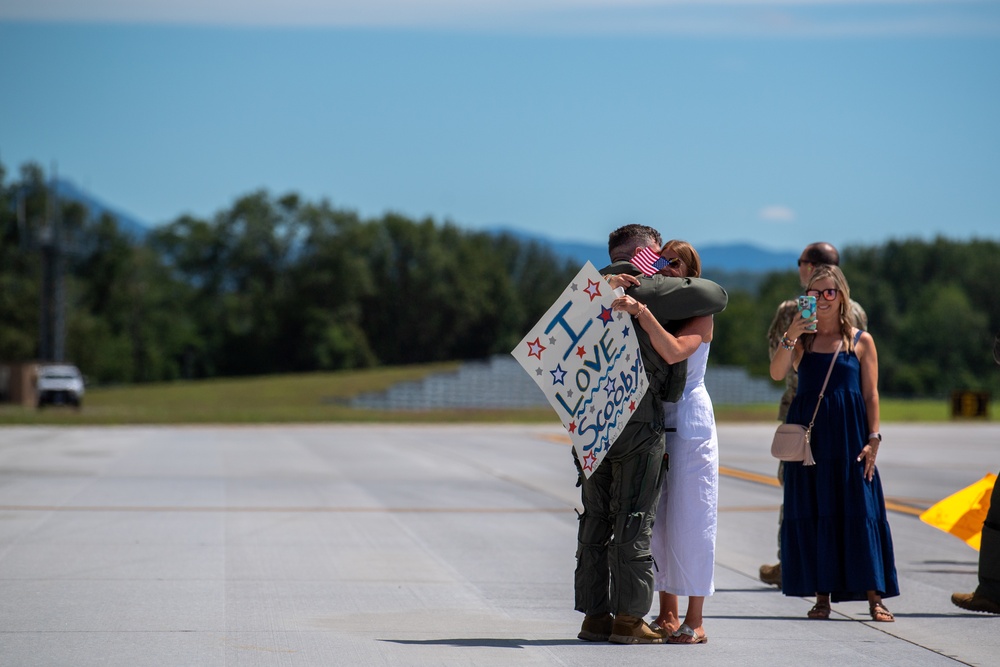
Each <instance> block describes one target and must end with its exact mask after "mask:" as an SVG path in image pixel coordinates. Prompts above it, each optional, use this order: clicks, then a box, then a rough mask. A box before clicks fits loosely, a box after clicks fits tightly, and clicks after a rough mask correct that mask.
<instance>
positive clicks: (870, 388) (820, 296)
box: [771, 266, 899, 622]
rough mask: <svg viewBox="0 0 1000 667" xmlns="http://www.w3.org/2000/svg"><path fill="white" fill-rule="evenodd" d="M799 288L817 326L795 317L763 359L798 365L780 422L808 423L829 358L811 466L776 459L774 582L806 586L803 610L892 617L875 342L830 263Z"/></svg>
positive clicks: (799, 589)
mask: <svg viewBox="0 0 1000 667" xmlns="http://www.w3.org/2000/svg"><path fill="white" fill-rule="evenodd" d="M806 294H807V295H809V296H814V297H816V330H815V331H809V330H808V327H809V321H807V320H805V319H803V318H795V319H794V320H793V322H792V324H791V326H789V328H788V331H787V332H786V333H785V336H784V338H783V340H782V342H781V345H780V346H779V348H778V351H777V353H776V354H775V356H774V358H773V359H772V360H771V377H772V378H774V379H776V380H779V379H783V378H784V377H785V374H786V373H787V371H788V369H789V367H794V368H796V369H797V371H798V374H799V386H798V391H797V392H796V394H795V398H794V399H793V401H792V405H791V407H790V408H789V411H788V417H787V422H788V423H790V424H802V425H804V426H806V425H808V424H809V422H810V420H811V419H812V415H813V411H814V410H815V409H816V404H817V401H819V400H820V396H819V393H820V389H821V388H822V386H823V380H824V379H825V378H826V374H827V371H828V370H829V368H830V364H831V361H832V360H833V355H834V354H835V353H836V356H837V358H836V362H835V363H834V366H833V371H832V374H831V375H830V380H829V383H828V384H827V388H826V392H825V394H824V397H823V399H822V401H821V402H820V404H819V412H818V414H817V415H816V422H815V425H814V426H813V430H812V438H811V444H812V453H813V458H814V459H815V460H816V465H810V466H806V465H803V464H802V463H801V462H787V463H785V513H784V518H783V520H782V524H781V554H782V559H781V568H782V570H781V577H782V578H781V590H782V592H783V593H784V594H785V595H794V596H798V597H805V596H812V595H815V596H816V604H815V606H814V607H813V608H812V609H811V610H809V614H808V616H809V618H819V619H825V618H829V617H830V601H831V600H832V601H833V602H841V601H849V600H867V601H868V608H869V612H870V613H871V617H872V620H874V621H883V622H888V621H893V620H895V619H894V618H893V616H892V614H891V613H890V612H889V610H888V609H886V607H885V605H884V604H883V603H882V598H887V597H893V596H896V595H899V584H898V582H897V581H896V566H895V559H894V557H893V551H892V535H891V533H890V531H889V522H888V519H887V518H886V512H885V498H884V497H883V495H882V482H881V480H880V479H879V474H878V470H877V469H876V467H875V458H876V456H877V455H878V449H879V446H880V445H881V443H882V436H881V434H880V433H879V404H878V354H877V352H876V350H875V341H874V340H873V339H872V336H871V334H869V333H868V332H865V331H861V330H859V329H856V328H854V327H853V326H852V325H851V320H850V318H849V316H848V304H849V303H850V298H851V295H850V288H849V287H848V284H847V279H846V278H844V274H843V273H842V272H841V270H840V269H839V268H838V267H836V266H819V267H817V268H816V270H815V271H814V272H813V274H812V276H811V277H810V279H809V284H808V286H807V287H806ZM838 343H839V350H840V351H839V352H835V350H837V349H838Z"/></svg>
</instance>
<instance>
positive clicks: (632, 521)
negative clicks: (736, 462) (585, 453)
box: [574, 406, 664, 618]
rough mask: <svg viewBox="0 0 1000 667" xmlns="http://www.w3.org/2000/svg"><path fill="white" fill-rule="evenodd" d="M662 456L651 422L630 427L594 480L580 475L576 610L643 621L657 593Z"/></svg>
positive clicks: (658, 436) (658, 433) (661, 441)
mask: <svg viewBox="0 0 1000 667" xmlns="http://www.w3.org/2000/svg"><path fill="white" fill-rule="evenodd" d="M657 407H659V406H657ZM663 452H664V436H663V433H662V431H660V430H657V429H655V428H654V427H653V426H652V425H651V424H649V423H648V422H639V423H636V424H632V423H629V424H628V425H626V427H625V428H624V429H623V430H622V432H621V434H620V435H619V437H618V439H617V440H616V441H615V443H614V444H613V445H612V446H611V449H610V450H609V451H608V453H607V454H606V455H605V458H604V460H603V461H602V462H601V464H600V465H599V466H598V467H597V469H596V470H594V472H593V473H592V474H591V476H590V477H589V478H584V476H583V473H582V472H581V473H580V479H581V486H582V497H583V514H581V515H580V525H579V532H578V535H577V551H576V576H575V588H576V610H577V611H582V612H583V613H585V614H587V615H593V614H604V613H612V614H615V615H618V614H628V615H629V616H637V617H640V618H641V617H643V616H645V615H646V614H647V613H648V612H649V609H650V607H651V606H652V604H653V592H654V591H653V554H652V551H651V550H650V538H651V535H652V528H653V520H654V518H655V514H656V501H657V498H658V497H659V495H660V484H661V482H662V480H663V471H664V462H663ZM574 458H575V456H574ZM579 467H580V463H579V461H577V468H579Z"/></svg>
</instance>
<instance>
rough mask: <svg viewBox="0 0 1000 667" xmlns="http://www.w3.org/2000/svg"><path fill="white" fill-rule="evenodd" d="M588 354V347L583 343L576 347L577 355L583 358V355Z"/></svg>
mask: <svg viewBox="0 0 1000 667" xmlns="http://www.w3.org/2000/svg"><path fill="white" fill-rule="evenodd" d="M586 354H587V350H586V348H584V347H583V345H580V346H579V347H577V348H576V356H578V357H580V358H581V359H583V357H584V356H585V355H586Z"/></svg>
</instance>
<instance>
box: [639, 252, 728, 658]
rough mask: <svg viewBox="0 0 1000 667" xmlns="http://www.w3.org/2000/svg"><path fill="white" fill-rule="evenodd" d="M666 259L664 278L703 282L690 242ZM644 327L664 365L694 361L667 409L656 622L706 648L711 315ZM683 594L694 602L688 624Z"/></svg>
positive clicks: (712, 497)
mask: <svg viewBox="0 0 1000 667" xmlns="http://www.w3.org/2000/svg"><path fill="white" fill-rule="evenodd" d="M660 254H661V255H662V256H663V257H664V258H665V259H667V260H668V261H669V262H670V265H669V266H668V267H667V268H665V269H663V270H662V271H661V273H663V274H665V275H669V276H675V277H689V278H696V277H698V276H700V275H701V258H700V257H699V256H698V253H697V252H696V251H695V249H694V248H693V247H691V245H690V244H689V243H687V242H685V241H676V240H675V241H669V242H668V243H667V244H666V245H664V246H663V250H662V251H661V253H660ZM622 299H623V304H624V307H623V309H624V310H626V311H631V310H633V308H630V307H629V306H630V304H629V301H628V300H630V299H631V297H623V298H622ZM633 303H634V301H633ZM637 307H638V305H636V308H637ZM640 323H641V325H642V327H643V329H645V330H646V332H647V333H648V334H649V337H650V340H651V341H652V343H653V347H654V348H655V349H656V351H657V352H658V353H659V354H660V356H661V357H663V359H664V360H665V361H667V362H668V363H677V362H678V361H681V360H683V359H687V360H688V371H687V383H686V385H685V387H684V393H683V395H682V396H681V399H680V400H679V401H678V402H677V403H664V404H663V408H664V425H665V426H666V427H667V434H666V435H667V437H666V458H667V463H668V470H667V474H666V475H665V476H664V481H663V488H662V489H661V493H660V499H659V503H658V505H657V508H656V520H655V522H654V524H653V537H652V551H653V560H654V562H655V563H656V571H655V574H654V577H655V586H656V590H657V591H659V593H660V611H659V614H658V616H657V617H656V620H655V621H654V623H655V624H656V625H659V626H660V627H661V628H664V629H666V630H668V631H669V632H670V633H671V635H670V637H669V638H668V640H667V641H668V642H669V643H672V644H702V643H705V642H707V641H708V636H707V635H706V634H705V628H704V618H703V610H704V605H705V598H706V597H707V596H709V595H712V594H713V593H714V592H715V584H714V574H715V535H716V526H717V516H718V495H719V494H718V490H719V442H718V437H717V435H716V430H715V412H714V410H713V408H712V399H711V398H710V397H709V395H708V391H707V390H706V389H705V382H704V380H705V366H706V364H707V363H708V351H709V345H710V343H711V341H712V333H713V320H712V317H711V316H706V317H696V318H693V319H691V320H689V321H687V322H685V323H684V324H683V325H682V327H681V329H680V330H679V331H678V332H677V333H676V334H670V333H669V332H667V331H666V330H664V329H663V327H662V326H660V324H659V323H658V322H657V321H656V320H655V319H654V318H652V317H644V318H641V319H640ZM671 429H676V430H671ZM680 595H685V596H687V597H688V606H687V613H686V614H685V616H684V622H683V623H681V620H680V611H679V603H678V596H680Z"/></svg>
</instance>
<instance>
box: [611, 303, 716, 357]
mask: <svg viewBox="0 0 1000 667" xmlns="http://www.w3.org/2000/svg"><path fill="white" fill-rule="evenodd" d="M611 308H612V309H613V310H623V311H625V312H627V313H628V314H629V315H632V317H634V318H636V321H638V322H639V326H641V327H642V328H643V330H644V331H645V332H646V333H647V334H649V342H650V343H651V344H652V345H653V349H654V350H656V353H657V354H659V355H660V357H661V358H662V359H663V360H664V361H666V362H667V363H668V364H676V363H677V362H678V361H683V360H684V359H687V358H688V357H690V356H691V355H692V354H694V353H695V350H697V349H698V346H699V345H701V344H702V342H708V341H710V340H712V331H713V328H714V320H713V319H712V316H711V315H705V316H702V317H695V318H692V319H691V320H690V321H689V322H687V323H686V324H685V325H684V326H683V327H682V328H681V330H680V331H678V332H677V334H676V335H674V334H672V333H670V332H669V331H667V330H666V329H664V328H663V325H661V324H660V323H659V322H658V321H657V320H656V318H655V317H653V316H652V315H651V314H650V313H649V309H648V308H646V307H645V306H644V305H643V304H640V303H639V302H637V301H636V300H635V299H633V298H632V297H630V296H623V297H619V298H617V299H615V300H614V302H613V303H612V304H611Z"/></svg>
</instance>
